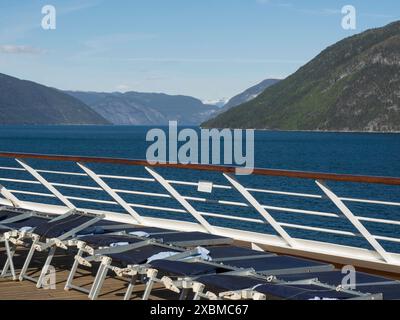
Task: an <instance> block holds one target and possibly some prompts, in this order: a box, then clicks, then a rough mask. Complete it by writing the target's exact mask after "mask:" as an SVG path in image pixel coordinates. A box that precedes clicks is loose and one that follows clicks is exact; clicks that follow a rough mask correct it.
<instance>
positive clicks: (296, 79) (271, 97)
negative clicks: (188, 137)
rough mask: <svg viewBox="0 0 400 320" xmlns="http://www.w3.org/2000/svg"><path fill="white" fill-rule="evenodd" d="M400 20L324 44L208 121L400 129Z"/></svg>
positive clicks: (239, 125) (275, 126) (300, 127)
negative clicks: (253, 96) (286, 72)
mask: <svg viewBox="0 0 400 320" xmlns="http://www.w3.org/2000/svg"><path fill="white" fill-rule="evenodd" d="M399 75H400V22H399V21H397V22H394V23H391V24H389V25H387V26H385V27H382V28H375V29H370V30H367V31H365V32H362V33H360V34H357V35H354V36H352V37H349V38H346V39H343V40H341V41H339V42H337V43H336V44H334V45H331V46H329V47H328V48H326V49H325V50H323V51H322V52H321V53H320V54H319V55H317V56H316V57H315V58H314V59H312V60H311V61H310V62H308V63H307V64H306V65H304V66H302V67H301V68H300V69H299V70H298V71H296V72H295V73H294V74H292V75H290V76H289V77H287V78H286V79H284V80H282V81H281V82H279V83H277V84H276V85H274V86H272V87H270V88H267V89H266V90H265V91H264V92H263V93H262V94H260V95H259V96H258V97H257V98H256V99H254V100H252V101H250V102H247V103H245V104H242V105H239V106H237V107H234V108H233V109H230V110H229V111H227V112H225V113H223V114H221V115H219V116H217V117H216V118H214V119H211V120H209V121H207V122H205V123H203V124H202V126H203V127H219V128H222V127H230V128H256V129H267V130H311V131H312V130H318V131H363V132H364V131H367V132H370V131H400V90H399V87H400V76H399Z"/></svg>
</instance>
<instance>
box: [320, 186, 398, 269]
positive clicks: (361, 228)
mask: <svg viewBox="0 0 400 320" xmlns="http://www.w3.org/2000/svg"><path fill="white" fill-rule="evenodd" d="M315 183H316V184H317V185H318V187H320V188H321V189H322V191H323V192H324V193H325V194H326V196H327V197H328V198H329V199H330V200H331V201H332V202H333V203H334V204H335V205H336V206H337V207H338V208H339V210H340V211H341V212H342V213H343V214H344V215H345V217H346V218H347V219H348V220H349V221H350V222H351V223H352V224H353V226H354V227H355V228H356V229H357V230H358V231H359V232H360V233H361V235H362V236H363V237H364V238H365V240H367V241H368V243H369V244H370V245H371V246H372V247H373V248H374V249H375V251H376V252H377V253H378V254H379V255H380V256H381V257H382V259H383V260H384V261H386V262H388V263H391V262H392V260H393V259H391V257H390V255H389V254H388V253H387V252H386V250H385V249H384V248H383V247H382V246H381V245H380V243H379V242H378V241H376V239H375V238H374V237H373V236H372V235H371V233H370V232H369V231H368V230H367V228H365V227H364V225H363V224H362V223H361V222H360V221H359V220H358V218H357V217H356V216H355V215H354V214H353V213H352V212H351V211H350V209H349V208H348V207H347V206H346V205H345V204H344V203H343V201H342V200H340V198H339V197H338V196H337V195H336V194H334V193H333V192H332V191H331V190H330V189H329V188H328V186H327V185H326V184H325V182H324V181H320V180H316V181H315Z"/></svg>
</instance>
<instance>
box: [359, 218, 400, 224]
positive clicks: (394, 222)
mask: <svg viewBox="0 0 400 320" xmlns="http://www.w3.org/2000/svg"><path fill="white" fill-rule="evenodd" d="M356 217H357V218H358V220H360V221H367V222H374V223H382V224H389V225H398V226H399V225H400V221H395V220H387V219H377V218H369V217H359V216H356Z"/></svg>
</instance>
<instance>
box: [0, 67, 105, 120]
mask: <svg viewBox="0 0 400 320" xmlns="http://www.w3.org/2000/svg"><path fill="white" fill-rule="evenodd" d="M0 111H1V112H0V124H5V125H7V124H8V125H13V124H14V125H86V124H87V125H105V124H110V123H109V122H108V121H107V120H106V119H104V118H103V117H101V116H100V115H99V114H97V113H96V112H94V111H93V110H92V109H90V108H89V107H88V106H87V105H85V104H84V103H82V102H81V101H79V100H77V99H75V98H73V97H71V96H69V95H67V94H65V93H63V92H62V91H61V90H58V89H55V88H51V87H47V86H44V85H41V84H38V83H36V82H33V81H29V80H21V79H18V78H16V77H12V76H9V75H6V74H3V73H0Z"/></svg>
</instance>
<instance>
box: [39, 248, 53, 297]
mask: <svg viewBox="0 0 400 320" xmlns="http://www.w3.org/2000/svg"><path fill="white" fill-rule="evenodd" d="M56 249H57V247H54V246H53V247H51V248H50V251H49V255H48V256H47V259H46V262H45V263H44V266H43V268H42V272H41V273H40V276H39V279H38V281H37V283H36V288H38V289H39V288H41V287H42V284H43V279H44V277H45V276H46V274H47V272H48V271H49V266H50V263H51V261H52V260H53V257H54V254H55V252H56Z"/></svg>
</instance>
